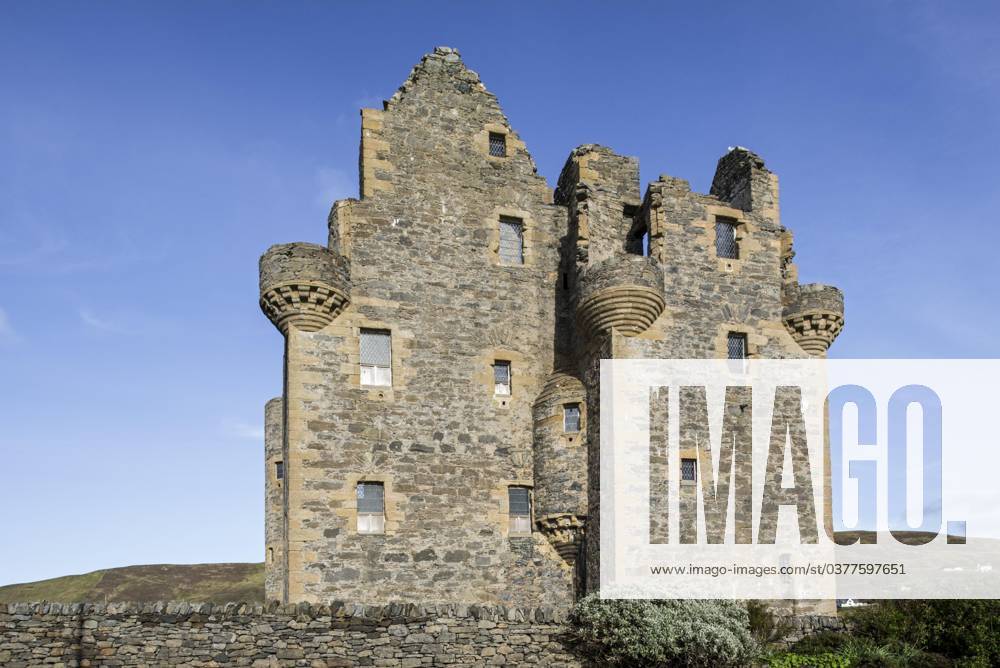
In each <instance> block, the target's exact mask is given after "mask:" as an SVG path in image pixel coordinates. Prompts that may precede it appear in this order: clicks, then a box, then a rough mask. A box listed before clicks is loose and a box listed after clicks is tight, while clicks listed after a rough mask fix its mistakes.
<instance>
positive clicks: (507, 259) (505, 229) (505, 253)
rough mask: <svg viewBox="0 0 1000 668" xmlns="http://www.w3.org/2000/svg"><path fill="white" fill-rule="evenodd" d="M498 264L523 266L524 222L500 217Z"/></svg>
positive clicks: (508, 217)
mask: <svg viewBox="0 0 1000 668" xmlns="http://www.w3.org/2000/svg"><path fill="white" fill-rule="evenodd" d="M499 254H500V264H506V265H519V264H524V221H522V220H521V219H520V218H513V217H511V216H500V249H499Z"/></svg>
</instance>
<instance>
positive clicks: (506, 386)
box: [493, 360, 510, 396]
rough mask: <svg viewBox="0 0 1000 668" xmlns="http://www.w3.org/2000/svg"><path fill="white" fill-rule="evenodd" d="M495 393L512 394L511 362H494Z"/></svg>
mask: <svg viewBox="0 0 1000 668" xmlns="http://www.w3.org/2000/svg"><path fill="white" fill-rule="evenodd" d="M493 394H502V395H505V396H510V362H504V361H500V360H497V361H496V362H494V363H493Z"/></svg>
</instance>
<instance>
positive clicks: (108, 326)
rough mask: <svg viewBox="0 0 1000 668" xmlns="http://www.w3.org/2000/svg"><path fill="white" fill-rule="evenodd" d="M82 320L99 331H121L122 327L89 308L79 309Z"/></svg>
mask: <svg viewBox="0 0 1000 668" xmlns="http://www.w3.org/2000/svg"><path fill="white" fill-rule="evenodd" d="M79 315H80V321H81V322H83V324H84V325H86V326H87V327H89V328H90V329H93V330H95V331H98V332H121V331H122V329H121V328H120V327H119V326H118V325H117V324H115V323H113V322H111V321H110V320H106V319H105V318H102V317H100V316H98V315H97V314H95V313H94V312H93V311H90V310H89V309H85V308H81V309H80V311H79Z"/></svg>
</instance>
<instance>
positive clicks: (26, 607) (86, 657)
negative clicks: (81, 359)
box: [0, 603, 588, 668]
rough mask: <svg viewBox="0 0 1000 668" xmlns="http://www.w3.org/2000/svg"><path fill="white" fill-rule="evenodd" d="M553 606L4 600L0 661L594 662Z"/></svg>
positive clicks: (23, 664)
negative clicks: (580, 653)
mask: <svg viewBox="0 0 1000 668" xmlns="http://www.w3.org/2000/svg"><path fill="white" fill-rule="evenodd" d="M570 645H571V641H570V640H569V638H568V636H567V627H566V625H565V620H564V619H563V618H562V617H560V616H558V615H557V614H556V613H554V612H553V611H552V610H548V609H538V608H527V609H513V608H503V607H472V608H470V607H468V606H456V605H442V606H436V605H421V604H411V605H400V604H396V605H393V606H385V607H372V606H369V607H363V606H355V605H344V604H334V605H333V606H309V605H300V606H287V607H285V608H276V607H274V606H270V607H267V608H264V607H263V606H259V605H257V606H248V605H241V604H228V605H224V606H223V605H216V606H212V605H209V604H186V603H169V604H166V603H148V604H128V603H122V604H115V603H112V604H108V605H91V604H87V605H82V604H74V605H59V604H48V603H34V604H32V603H25V604H9V605H8V604H0V665H3V666H7V667H8V668H28V667H29V666H39V665H54V666H67V667H74V666H97V665H99V666H150V665H156V666H175V665H184V666H254V667H256V668H267V667H274V666H328V667H331V668H332V667H334V666H342V667H346V666H386V667H393V666H395V667H397V668H412V667H415V666H429V665H436V666H437V665H444V666H468V667H470V668H471V667H473V666H487V665H490V666H493V665H509V666H522V665H531V666H547V667H551V668H577V667H582V666H585V665H588V664H586V663H585V662H584V660H582V659H581V658H579V657H577V656H576V655H575V654H574V653H573V652H572V651H571V649H570Z"/></svg>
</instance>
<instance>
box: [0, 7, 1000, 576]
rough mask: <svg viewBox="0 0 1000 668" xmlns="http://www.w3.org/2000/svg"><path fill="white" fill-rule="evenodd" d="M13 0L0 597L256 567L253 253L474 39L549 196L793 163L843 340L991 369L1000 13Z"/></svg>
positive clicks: (0, 220) (348, 181)
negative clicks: (575, 164)
mask: <svg viewBox="0 0 1000 668" xmlns="http://www.w3.org/2000/svg"><path fill="white" fill-rule="evenodd" d="M708 4H709V3H684V4H682V3H648V4H625V3H595V2H580V1H578V2H572V3H570V2H532V3H518V2H511V3H507V4H505V5H503V6H502V7H501V6H500V5H495V4H487V3H459V2H448V3H435V2H419V3H416V2H414V3H393V2H381V3H353V4H350V5H348V4H347V3H333V2H328V3H319V2H303V3H277V2H274V3H265V2H221V1H220V2H212V3H196V2H171V3H155V4H154V3H149V2H146V3H143V2H102V3H87V4H85V3H76V2H72V3H58V2H48V3H29V2H24V3H5V4H4V5H3V8H2V9H0V100H2V104H0V156H2V158H3V159H2V160H0V281H2V283H3V285H4V286H5V289H4V290H2V291H0V416H2V418H3V419H2V423H0V424H2V429H0V454H2V461H3V466H2V468H0V489H2V490H3V497H4V510H5V512H4V522H3V530H2V531H0V548H2V549H0V584H2V583H8V582H18V581H26V580H34V579H39V578H44V577H53V576H58V575H63V574H68V573H77V572H84V571H88V570H93V569H97V568H103V567H111V566H120V565H128V564H137V563H185V562H213V561H259V560H261V558H262V551H263V547H262V544H263V464H262V444H261V438H262V428H261V415H262V408H263V404H264V402H265V401H266V400H267V399H269V398H270V397H272V396H274V395H275V394H277V393H278V392H279V391H280V379H281V367H280V359H281V339H280V336H279V335H278V333H277V332H276V331H275V330H274V328H273V327H272V326H271V325H270V323H268V322H267V320H266V319H265V318H264V317H263V315H261V313H260V312H259V310H258V307H257V285H256V280H257V257H258V256H259V254H260V253H261V252H262V251H263V250H264V249H265V248H266V247H267V246H268V245H270V244H272V243H278V242H287V241H314V242H323V241H325V238H326V235H325V227H326V226H325V219H326V213H327V211H328V209H329V206H330V204H331V203H332V201H333V200H334V199H336V198H340V197H347V196H353V195H356V193H357V178H356V168H357V147H358V137H359V132H360V130H359V116H358V108H359V107H362V106H375V107H377V106H379V104H380V101H381V100H382V99H384V98H387V97H389V96H391V95H392V93H393V91H395V89H396V87H397V86H398V85H399V84H400V83H402V81H403V80H404V79H405V77H406V75H407V74H408V72H409V70H410V68H411V67H412V65H413V64H414V63H415V62H416V61H417V60H419V58H420V56H421V55H422V54H423V53H425V52H427V51H429V50H431V49H432V48H433V47H434V46H436V45H441V44H447V45H451V46H455V47H457V48H458V49H460V50H461V52H462V54H463V57H464V59H465V61H466V63H467V64H468V65H469V66H470V67H471V68H472V69H474V70H476V71H478V72H479V73H480V75H481V76H482V78H483V80H484V81H485V83H486V85H487V86H488V87H489V88H490V89H491V90H492V91H493V92H494V93H496V94H497V95H498V96H499V98H500V102H501V104H502V105H503V106H504V109H505V111H506V112H507V115H508V117H509V118H510V120H511V122H512V124H513V125H514V127H515V128H516V129H517V130H518V131H519V133H520V134H521V137H522V138H523V139H524V140H525V141H526V142H527V144H528V148H529V149H530V150H531V151H532V153H533V155H534V156H535V159H536V161H537V163H538V166H539V170H540V172H541V173H542V174H544V175H545V176H546V178H548V180H549V182H550V184H551V183H552V182H553V181H554V179H555V178H556V176H557V175H558V171H559V169H560V167H561V165H562V163H563V161H564V159H565V157H566V155H567V153H568V152H569V151H570V150H571V149H572V148H573V147H574V146H576V145H578V144H583V143H589V142H596V143H601V144H606V145H609V146H611V147H613V148H614V149H615V150H617V151H619V152H621V153H626V154H631V155H636V156H638V157H639V158H640V160H641V165H642V177H643V181H644V182H645V181H650V180H653V179H655V178H656V176H657V175H658V174H660V173H670V174H673V175H676V176H681V177H684V178H687V179H689V180H690V181H691V183H692V186H693V187H694V188H695V189H697V190H702V191H705V190H707V188H708V186H709V183H710V180H711V177H712V173H713V170H714V167H715V162H716V160H717V159H718V158H719V156H721V155H722V154H723V153H724V152H725V150H726V148H727V147H728V146H731V145H737V144H738V145H743V146H748V147H750V148H752V149H754V150H755V151H757V152H759V153H760V154H761V155H762V156H764V158H765V159H766V160H767V164H768V166H769V167H770V168H771V169H773V170H774V171H776V172H777V173H778V174H779V175H780V177H781V186H782V214H783V222H784V223H785V224H786V225H788V226H789V227H791V228H792V230H793V231H794V232H795V234H796V250H797V262H798V263H799V267H800V275H801V278H802V279H803V281H822V282H829V283H833V284H835V285H838V286H840V287H842V288H843V289H844V290H845V292H846V295H847V320H848V326H847V329H846V330H845V332H844V333H843V334H842V335H841V337H840V339H839V340H838V342H837V343H836V345H835V347H834V348H833V350H832V355H833V356H837V357H989V356H996V352H995V346H994V342H995V340H996V337H997V334H996V333H997V332H998V331H1000V314H998V309H997V306H998V300H997V298H996V297H995V295H994V289H995V287H994V285H995V282H996V267H997V264H998V262H997V250H998V249H1000V225H998V223H1000V220H998V216H997V211H1000V188H998V187H997V186H998V181H1000V178H998V170H997V164H998V160H1000V46H998V45H1000V42H998V41H997V40H996V39H995V32H996V28H997V26H998V25H1000V6H998V5H997V4H996V3H991V2H963V3H947V2H938V3H929V2H838V3H801V2H788V3H778V2H775V3H745V2H733V3H711V4H712V5H713V7H712V8H709V7H707V6H696V5H708Z"/></svg>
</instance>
